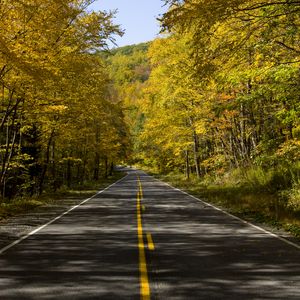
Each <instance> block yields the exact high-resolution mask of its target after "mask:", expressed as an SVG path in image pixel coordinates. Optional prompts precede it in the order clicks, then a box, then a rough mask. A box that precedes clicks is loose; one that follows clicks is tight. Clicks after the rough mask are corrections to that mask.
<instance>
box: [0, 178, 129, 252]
mask: <svg viewBox="0 0 300 300" xmlns="http://www.w3.org/2000/svg"><path fill="white" fill-rule="evenodd" d="M128 175H129V174H127V175H126V176H124V177H122V178H121V179H119V180H118V181H116V182H114V183H112V184H111V185H109V186H107V187H106V188H105V189H103V190H101V191H99V192H97V193H96V194H95V195H93V196H92V197H90V198H87V199H85V200H83V201H82V202H80V203H79V204H76V205H74V206H72V207H71V208H70V209H69V210H67V211H65V212H63V213H62V214H61V215H59V216H57V217H55V218H54V219H52V220H51V221H49V222H48V223H46V224H44V225H42V226H40V227H38V228H36V229H34V230H33V231H31V232H29V233H28V234H26V235H24V236H22V237H21V238H19V239H18V240H16V241H14V242H12V243H10V244H9V245H7V246H5V247H4V248H1V249H0V255H1V254H2V253H4V252H5V251H7V250H8V249H10V248H12V247H13V246H15V245H18V244H19V243H21V242H22V241H24V240H26V239H27V238H29V237H30V236H31V235H34V234H35V233H37V232H39V231H40V230H42V229H44V228H45V227H47V226H49V225H50V224H52V223H54V222H55V221H57V220H59V219H60V218H62V217H63V216H65V215H66V214H68V213H69V212H71V211H72V210H74V209H76V208H78V207H79V206H81V205H83V204H85V203H86V202H88V201H90V200H91V199H93V198H95V197H96V196H97V195H99V194H102V193H103V192H105V191H106V190H108V189H109V188H111V187H112V186H113V185H115V184H117V183H119V182H120V181H122V180H123V179H125V178H126V177H127V176H128Z"/></svg>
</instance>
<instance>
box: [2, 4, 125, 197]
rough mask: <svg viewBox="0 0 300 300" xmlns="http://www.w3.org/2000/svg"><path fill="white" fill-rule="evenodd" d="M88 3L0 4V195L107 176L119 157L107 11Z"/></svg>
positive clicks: (119, 120)
mask: <svg viewBox="0 0 300 300" xmlns="http://www.w3.org/2000/svg"><path fill="white" fill-rule="evenodd" d="M92 2H93V1H91V0H80V1H77V0H76V1H75V0H67V1H65V0H55V1H50V0H34V1H32V0H24V1H18V0H15V1H6V0H4V1H1V4H0V97H1V106H0V111H1V119H0V159H1V161H0V190H1V197H2V198H12V197H15V196H22V195H25V194H30V195H33V194H41V193H42V191H43V190H44V189H45V188H46V189H51V190H54V191H55V190H57V189H58V188H59V187H61V186H62V185H68V186H71V185H72V184H74V183H78V184H79V183H83V182H85V181H86V180H98V179H99V177H100V176H102V175H103V176H107V175H108V174H109V172H110V168H111V165H112V163H113V162H114V161H115V160H116V159H117V158H121V157H125V156H126V150H125V148H126V143H127V131H126V126H125V124H124V120H123V113H122V111H121V109H120V107H119V105H118V103H117V99H116V98H115V97H114V95H113V93H111V88H110V87H111V80H110V78H109V74H108V73H107V71H106V63H105V61H104V60H103V59H102V58H101V57H100V55H98V54H97V53H98V52H99V51H103V50H105V49H107V42H108V41H109V40H113V38H112V34H122V32H121V30H120V29H119V27H118V26H115V25H114V24H113V23H112V17H113V14H112V13H110V12H89V11H88V6H89V5H90V4H91V3H92Z"/></svg>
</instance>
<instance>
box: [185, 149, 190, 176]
mask: <svg viewBox="0 0 300 300" xmlns="http://www.w3.org/2000/svg"><path fill="white" fill-rule="evenodd" d="M185 176H186V178H187V179H190V157H189V150H186V151H185Z"/></svg>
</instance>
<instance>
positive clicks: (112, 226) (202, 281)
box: [0, 169, 300, 300]
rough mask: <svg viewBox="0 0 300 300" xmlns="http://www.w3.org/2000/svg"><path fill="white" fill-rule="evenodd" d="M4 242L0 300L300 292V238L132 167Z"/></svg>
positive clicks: (285, 295)
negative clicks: (296, 241) (283, 235)
mask: <svg viewBox="0 0 300 300" xmlns="http://www.w3.org/2000/svg"><path fill="white" fill-rule="evenodd" d="M4 250H5V249H4ZM4 250H3V249H2V250H1V249H0V253H1V252H2V253H1V254H0V299H1V300H2V299H3V300H6V299H7V300H10V299H18V300H19V299H20V300H26V299H38V300H43V299H64V300H65V299H66V300H67V299H72V300H77V299H131V300H134V299H142V300H148V299H151V300H152V299H162V300H165V299H174V300H177V299H178V300H179V299H180V300H182V299H189V300H192V299H231V300H232V299H239V300H240V299H242V300H246V299H281V300H282V299H295V300H296V299H297V300H298V299H300V247H299V246H297V245H291V244H288V243H286V242H285V241H282V240H280V239H278V238H276V237H274V236H272V235H270V234H268V233H267V232H264V231H262V230H260V229H258V228H255V227H253V226H251V225H249V224H246V223H243V222H242V221H240V220H239V219H237V218H234V217H232V216H230V215H227V214H225V213H223V212H221V211H219V210H216V209H214V208H213V207H211V206H209V205H207V204H206V203H204V202H201V201H199V200H197V199H195V198H193V197H191V196H189V195H187V194H184V193H182V192H180V191H179V190H176V189H174V188H171V187H169V186H168V185H166V184H164V183H162V182H160V181H157V180H155V179H153V178H152V177H150V176H148V175H146V174H145V173H143V172H141V171H135V170H130V169H128V175H127V176H126V177H125V178H123V179H122V180H121V181H119V182H118V183H116V184H115V185H113V186H111V187H110V188H108V189H107V190H105V191H103V192H101V193H99V194H98V195H96V196H95V197H94V198H92V199H90V200H89V201H86V202H85V203H83V204H82V205H81V206H79V207H77V208H75V209H73V210H71V211H70V212H69V213H67V214H65V215H63V216H61V217H60V218H58V219H57V220H55V221H54V222H52V223H51V224H48V225H47V226H45V227H43V228H42V229H40V230H39V231H38V232H36V233H35V234H32V235H30V236H29V237H28V238H26V239H23V240H22V241H20V242H19V243H17V244H16V245H14V246H12V247H10V248H7V249H6V250H5V251H4Z"/></svg>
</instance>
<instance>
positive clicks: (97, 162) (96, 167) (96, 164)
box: [94, 152, 100, 180]
mask: <svg viewBox="0 0 300 300" xmlns="http://www.w3.org/2000/svg"><path fill="white" fill-rule="evenodd" d="M99 165H100V155H99V153H98V152H96V153H95V160H94V180H99Z"/></svg>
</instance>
